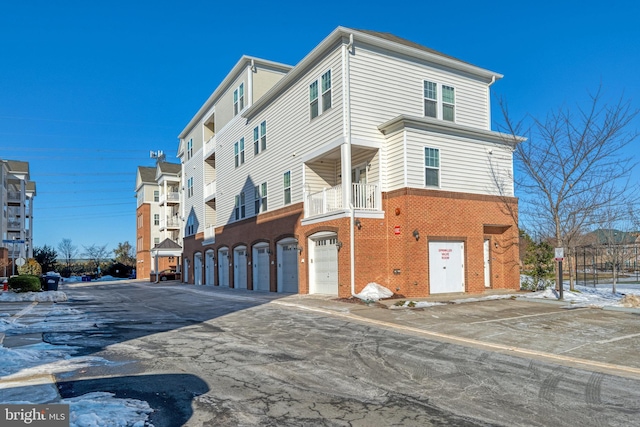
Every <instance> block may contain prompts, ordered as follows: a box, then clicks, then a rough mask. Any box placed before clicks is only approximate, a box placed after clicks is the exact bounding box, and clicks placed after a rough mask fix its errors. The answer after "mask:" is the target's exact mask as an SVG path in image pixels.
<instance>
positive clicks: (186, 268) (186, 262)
mask: <svg viewBox="0 0 640 427" xmlns="http://www.w3.org/2000/svg"><path fill="white" fill-rule="evenodd" d="M182 273H183V275H184V277H183V278H182V281H183V282H184V283H189V260H188V259H185V260H184V270H183V272H182Z"/></svg>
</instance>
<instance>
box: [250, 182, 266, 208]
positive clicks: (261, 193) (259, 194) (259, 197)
mask: <svg viewBox="0 0 640 427" xmlns="http://www.w3.org/2000/svg"><path fill="white" fill-rule="evenodd" d="M254 192H255V202H254V207H253V209H254V210H253V211H254V212H255V214H256V215H257V214H258V213H260V212H266V211H267V183H266V182H263V183H262V185H257V186H256V187H255V189H254Z"/></svg>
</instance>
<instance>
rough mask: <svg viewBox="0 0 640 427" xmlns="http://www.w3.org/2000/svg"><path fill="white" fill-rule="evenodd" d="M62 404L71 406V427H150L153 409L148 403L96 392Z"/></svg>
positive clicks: (63, 401) (67, 400)
mask: <svg viewBox="0 0 640 427" xmlns="http://www.w3.org/2000/svg"><path fill="white" fill-rule="evenodd" d="M60 403H63V404H65V403H66V404H68V405H69V412H70V414H69V418H70V420H69V421H70V427H120V426H132V427H143V426H150V427H153V425H152V424H149V423H148V422H147V421H148V419H149V414H150V413H152V412H153V409H151V407H150V406H149V404H148V403H147V402H144V401H141V400H136V399H118V398H116V397H115V394H113V393H107V392H94V393H88V394H85V395H82V396H78V397H72V398H69V399H62V400H61V401H60Z"/></svg>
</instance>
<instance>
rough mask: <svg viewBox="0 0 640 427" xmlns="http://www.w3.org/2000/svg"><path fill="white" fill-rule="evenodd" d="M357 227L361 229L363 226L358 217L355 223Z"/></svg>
mask: <svg viewBox="0 0 640 427" xmlns="http://www.w3.org/2000/svg"><path fill="white" fill-rule="evenodd" d="M353 224H354V225H355V226H356V227H358V230H360V229H361V228H362V222H360V220H359V219H356V222H354V223H353Z"/></svg>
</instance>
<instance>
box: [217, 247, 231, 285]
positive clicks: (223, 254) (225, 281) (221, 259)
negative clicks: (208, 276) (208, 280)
mask: <svg viewBox="0 0 640 427" xmlns="http://www.w3.org/2000/svg"><path fill="white" fill-rule="evenodd" d="M218 285H220V286H224V287H227V288H228V287H229V251H228V250H227V249H220V250H219V251H218Z"/></svg>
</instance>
